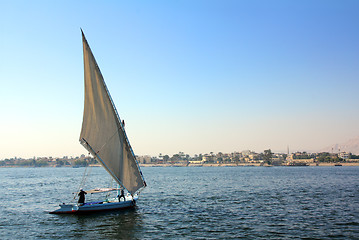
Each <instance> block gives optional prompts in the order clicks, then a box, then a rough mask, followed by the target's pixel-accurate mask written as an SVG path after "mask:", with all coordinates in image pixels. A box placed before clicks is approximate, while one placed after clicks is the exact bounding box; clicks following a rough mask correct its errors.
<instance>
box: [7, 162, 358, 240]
mask: <svg viewBox="0 0 359 240" xmlns="http://www.w3.org/2000/svg"><path fill="white" fill-rule="evenodd" d="M84 170H85V168H1V169H0V184H1V185H0V186H1V189H2V190H1V195H0V208H1V210H0V239H20V238H21V239H22V238H24V239H75V238H76V239H77V238H79V239H165V238H166V239H167V238H170V239H239V238H244V239H298V238H301V239H359V167H272V168H266V167H222V168H221V167H184V168H181V167H173V168H171V167H168V168H162V167H153V168H142V171H143V174H144V176H145V177H146V181H147V183H148V187H147V188H146V189H145V190H144V191H143V192H142V193H141V196H140V200H139V201H138V205H137V208H136V209H134V210H127V211H121V212H116V213H107V214H95V215H80V216H77V215H74V216H72V215H51V214H48V213H47V212H48V211H50V210H54V209H55V208H57V204H58V203H61V202H64V201H66V202H69V201H70V200H71V199H72V195H71V192H73V191H76V189H77V188H78V187H79V183H80V181H81V179H82V176H83V173H84ZM87 180H88V181H87V185H86V186H85V190H86V189H89V188H90V187H102V186H108V185H109V184H108V183H109V182H110V178H109V177H108V174H107V173H106V172H105V171H104V170H103V169H102V168H93V169H92V170H91V174H90V177H89V178H88V179H87ZM91 197H93V196H88V198H90V199H89V200H91Z"/></svg>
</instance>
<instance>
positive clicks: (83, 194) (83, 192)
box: [78, 188, 87, 205]
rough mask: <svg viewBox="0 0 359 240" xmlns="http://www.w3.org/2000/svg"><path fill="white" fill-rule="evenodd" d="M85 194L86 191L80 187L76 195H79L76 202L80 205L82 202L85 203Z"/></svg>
mask: <svg viewBox="0 0 359 240" xmlns="http://www.w3.org/2000/svg"><path fill="white" fill-rule="evenodd" d="M85 194H87V192H85V191H84V190H83V189H82V188H81V189H80V192H79V194H78V196H79V201H78V203H79V204H80V205H84V203H85Z"/></svg>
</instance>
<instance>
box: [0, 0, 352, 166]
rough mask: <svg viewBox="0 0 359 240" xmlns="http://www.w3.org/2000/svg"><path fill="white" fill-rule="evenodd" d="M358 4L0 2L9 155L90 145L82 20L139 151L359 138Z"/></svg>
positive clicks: (68, 152)
mask: <svg viewBox="0 0 359 240" xmlns="http://www.w3.org/2000/svg"><path fill="white" fill-rule="evenodd" d="M358 12H359V1H356V0H353V1H350V0H343V1H339V0H338V1H330V0H329V1H327V0H326V1H320V0H318V1H309V0H304V1H286V0H282V1H281V0H273V1H266V0H253V1H245V0H234V1H230V0H224V1H219V0H217V1H213V0H204V1H201V0H196V1H192V0H174V1H157V0H154V1H94V0H87V1H81V0H79V1H37V0H34V1H17V0H14V1H10V0H9V1H4V0H2V1H0V34H1V35H0V84H1V85H0V109H1V115H0V159H5V158H12V157H22V158H30V157H45V156H52V157H62V156H79V155H81V154H87V152H86V150H85V149H84V148H83V147H82V146H81V145H80V144H79V134H80V130H81V124H82V114H83V100H84V93H83V84H84V83H83V81H84V80H83V56H82V39H81V31H80V28H82V29H83V31H84V33H85V35H86V38H87V40H88V42H89V44H90V46H91V49H92V51H93V54H94V55H95V58H96V60H97V63H98V65H99V67H100V69H101V72H102V74H103V76H104V79H105V81H106V84H107V87H108V89H109V91H110V93H111V96H112V98H113V100H114V102H115V105H116V107H117V110H118V112H119V115H120V117H121V118H122V119H124V120H125V122H126V131H127V135H128V137H129V139H130V142H131V145H132V147H133V149H134V152H135V154H137V155H147V154H148V155H152V156H156V155H158V154H160V153H162V154H168V155H173V154H175V153H178V152H180V151H181V152H185V153H188V154H190V155H194V154H200V153H202V154H204V153H210V152H214V153H217V152H224V153H229V152H234V151H242V150H247V149H249V150H253V151H256V152H263V151H264V150H265V149H271V150H272V151H274V152H287V147H289V150H290V152H294V151H309V152H311V151H317V150H318V149H320V148H323V147H327V146H328V145H332V144H335V143H341V142H345V141H347V140H349V139H351V138H354V137H357V136H358V135H359V127H358V123H359V94H358V89H359V14H358Z"/></svg>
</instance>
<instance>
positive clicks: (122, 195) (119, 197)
mask: <svg viewBox="0 0 359 240" xmlns="http://www.w3.org/2000/svg"><path fill="white" fill-rule="evenodd" d="M122 197H123V201H126V198H125V192H124V191H123V190H121V195H120V196H118V201H120V199H121V198H122Z"/></svg>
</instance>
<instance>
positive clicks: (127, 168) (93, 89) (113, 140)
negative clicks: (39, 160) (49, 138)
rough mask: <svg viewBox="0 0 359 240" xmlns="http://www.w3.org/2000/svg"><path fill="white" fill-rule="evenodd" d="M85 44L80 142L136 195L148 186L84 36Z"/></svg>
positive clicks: (117, 179)
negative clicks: (83, 101) (83, 97)
mask: <svg viewBox="0 0 359 240" xmlns="http://www.w3.org/2000/svg"><path fill="white" fill-rule="evenodd" d="M82 42H83V54H84V78H85V106H84V114H83V122H82V130H81V134H80V142H81V144H82V145H83V146H84V147H85V148H86V149H87V150H88V151H89V152H90V153H91V154H92V155H93V156H94V157H95V158H97V159H98V160H99V161H100V162H101V164H102V165H103V166H104V168H105V169H106V170H107V172H108V173H109V174H110V175H111V176H112V177H113V178H114V179H115V181H116V182H117V183H119V184H120V185H122V186H123V187H125V188H126V189H127V190H128V191H129V192H130V193H131V194H133V193H135V192H136V191H137V190H138V189H140V188H142V187H144V186H145V182H144V180H143V177H142V173H141V172H140V170H139V166H138V164H137V161H136V158H135V155H134V154H133V151H132V148H131V146H130V143H129V141H128V139H127V136H126V132H125V131H124V129H123V126H122V124H121V120H120V118H119V116H118V114H117V111H116V108H115V106H114V105H113V102H112V99H111V96H110V95H109V92H108V90H107V87H106V84H105V82H104V79H103V77H102V74H101V72H100V69H99V67H98V66H97V63H96V60H95V57H94V56H93V54H92V51H91V49H90V46H89V45H88V43H87V40H86V38H85V36H84V34H83V33H82Z"/></svg>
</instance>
